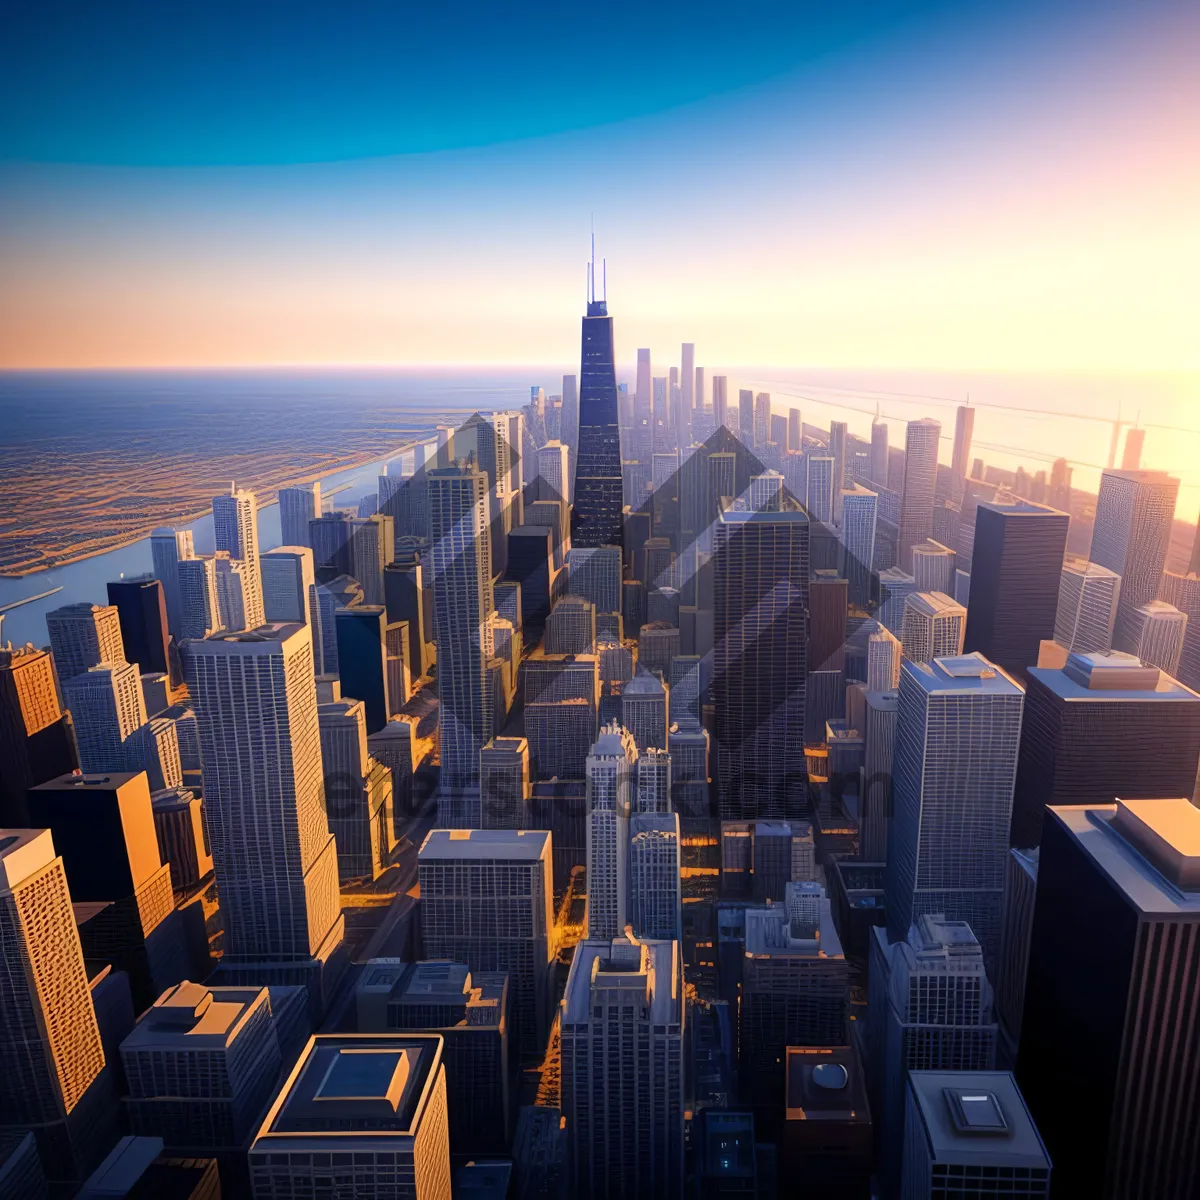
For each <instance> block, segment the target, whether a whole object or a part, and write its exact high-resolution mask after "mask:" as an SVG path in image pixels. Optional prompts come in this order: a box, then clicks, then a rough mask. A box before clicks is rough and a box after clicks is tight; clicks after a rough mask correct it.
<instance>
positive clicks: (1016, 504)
mask: <svg viewBox="0 0 1200 1200" xmlns="http://www.w3.org/2000/svg"><path fill="white" fill-rule="evenodd" d="M979 507H980V508H981V509H988V510H990V511H991V512H997V513H1001V514H1002V515H1003V516H1006V517H1063V518H1064V519H1067V518H1068V514H1067V513H1065V512H1060V511H1059V510H1058V509H1057V508H1051V507H1050V506H1049V505H1048V504H1034V502H1033V501H1032V500H1019V499H1015V498H1014V499H1011V500H980V501H979Z"/></svg>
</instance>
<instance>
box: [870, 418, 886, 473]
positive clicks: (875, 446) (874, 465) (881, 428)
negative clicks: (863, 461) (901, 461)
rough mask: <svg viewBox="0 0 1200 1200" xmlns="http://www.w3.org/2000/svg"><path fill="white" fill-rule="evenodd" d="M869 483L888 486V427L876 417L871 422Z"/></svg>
mask: <svg viewBox="0 0 1200 1200" xmlns="http://www.w3.org/2000/svg"><path fill="white" fill-rule="evenodd" d="M871 482H872V483H874V484H877V485H878V486H879V487H887V486H888V427H887V422H886V421H881V420H880V419H879V418H878V417H876V418H875V420H874V421H872V422H871Z"/></svg>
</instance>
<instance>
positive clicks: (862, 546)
mask: <svg viewBox="0 0 1200 1200" xmlns="http://www.w3.org/2000/svg"><path fill="white" fill-rule="evenodd" d="M878 506H879V497H878V495H877V494H876V493H875V492H872V491H868V489H867V488H865V487H863V486H862V485H861V484H859V483H854V482H851V483H850V484H848V485H847V486H846V487H844V488H843V489H842V559H841V564H840V566H841V571H842V574H843V575H844V576H845V577H846V579H848V580H849V582H850V602H851V603H852V604H856V605H860V606H862V605H865V604H866V603H867V601H868V600H869V599H870V597H871V575H872V568H873V565H874V562H875V518H876V515H877V512H878Z"/></svg>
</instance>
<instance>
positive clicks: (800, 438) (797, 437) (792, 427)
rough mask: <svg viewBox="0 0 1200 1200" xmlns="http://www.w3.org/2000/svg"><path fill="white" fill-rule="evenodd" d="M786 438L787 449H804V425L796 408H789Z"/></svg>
mask: <svg viewBox="0 0 1200 1200" xmlns="http://www.w3.org/2000/svg"><path fill="white" fill-rule="evenodd" d="M787 421H788V440H787V448H788V449H789V450H802V449H804V426H803V425H802V424H801V422H800V410H799V409H798V408H789V409H788V415H787Z"/></svg>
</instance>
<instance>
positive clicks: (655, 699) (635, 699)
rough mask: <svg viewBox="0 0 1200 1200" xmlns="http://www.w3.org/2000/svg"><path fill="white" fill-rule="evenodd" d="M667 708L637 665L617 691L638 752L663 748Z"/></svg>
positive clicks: (659, 687) (652, 678)
mask: <svg viewBox="0 0 1200 1200" xmlns="http://www.w3.org/2000/svg"><path fill="white" fill-rule="evenodd" d="M668 705H669V697H668V692H667V686H666V684H664V683H663V681H662V679H661V678H660V677H659V676H658V675H656V674H653V673H651V672H650V671H647V670H646V668H645V667H642V666H640V665H639V666H638V668H637V673H636V674H635V675H634V677H633V678H632V679H631V680H630V681H629V682H628V683H627V684H626V685H625V686H624V688H623V689H622V691H621V724H622V725H624V726H625V728H626V729H627V730H628V731H629V734H630V736H632V738H633V740H634V742H635V744H636V745H637V748H638V752H639V753H642V752H644V751H646V750H650V749H653V748H657V749H660V750H661V749H662V748H663V747H664V746H666V744H667V730H668V729H669V728H670V717H669V715H668ZM614 936H615V935H614Z"/></svg>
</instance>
